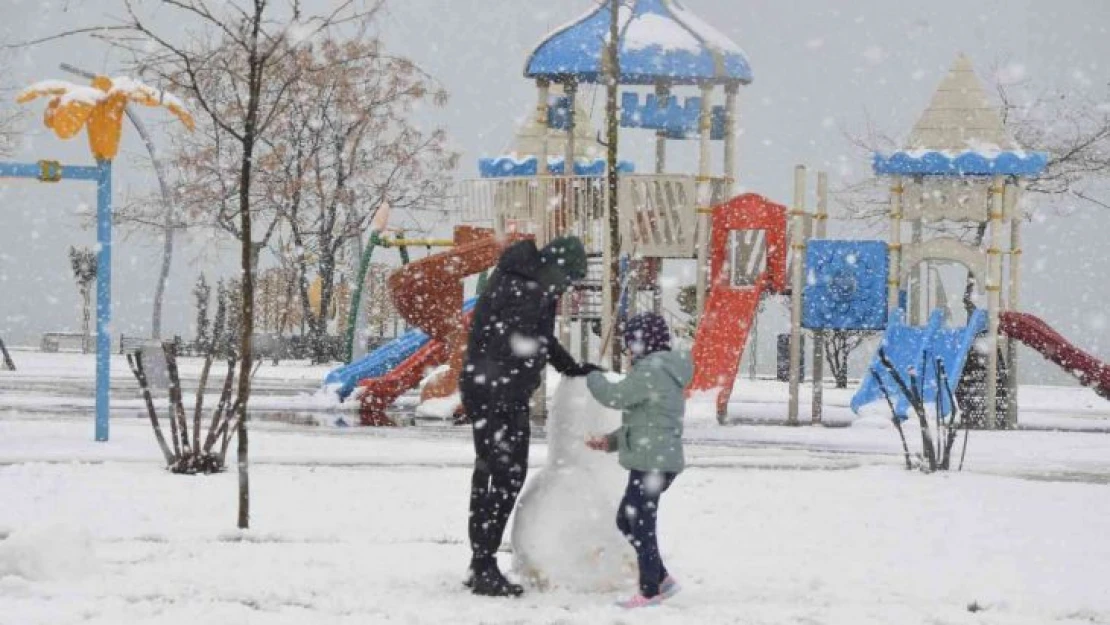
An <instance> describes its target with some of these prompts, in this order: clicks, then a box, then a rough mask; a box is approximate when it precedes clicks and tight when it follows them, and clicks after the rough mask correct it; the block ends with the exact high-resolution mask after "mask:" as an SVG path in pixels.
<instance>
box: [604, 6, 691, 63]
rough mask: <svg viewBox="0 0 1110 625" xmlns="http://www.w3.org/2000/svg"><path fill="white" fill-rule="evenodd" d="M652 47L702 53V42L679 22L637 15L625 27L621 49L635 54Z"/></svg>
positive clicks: (661, 17) (645, 14) (647, 15)
mask: <svg viewBox="0 0 1110 625" xmlns="http://www.w3.org/2000/svg"><path fill="white" fill-rule="evenodd" d="M652 46H656V47H658V48H661V49H663V50H672V51H673V50H683V51H686V52H690V53H692V54H698V53H699V52H701V42H700V41H698V40H697V38H695V37H694V36H693V35H692V34H690V32H689V31H688V30H686V29H685V28H682V26H681V25H679V23H678V22H676V21H674V20H671V19H667V18H666V17H664V16H662V15H658V14H656V13H644V14H643V15H637V16H636V17H634V18H633V19H632V21H631V22H629V23H627V25H626V26H625V27H624V36H623V37H622V39H621V47H623V48H624V49H625V50H627V51H629V52H633V51H637V50H645V49H647V48H650V47H652Z"/></svg>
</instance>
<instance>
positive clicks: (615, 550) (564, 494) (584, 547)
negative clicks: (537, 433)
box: [512, 378, 636, 592]
mask: <svg viewBox="0 0 1110 625" xmlns="http://www.w3.org/2000/svg"><path fill="white" fill-rule="evenodd" d="M619 425H620V413H619V412H617V411H614V410H608V409H606V408H605V407H603V406H601V405H600V404H598V403H597V402H595V401H594V400H593V397H592V396H591V395H590V392H589V390H588V389H587V388H586V381H585V378H566V379H563V380H562V382H560V384H559V386H558V388H557V389H556V390H555V398H554V402H553V404H552V408H551V412H550V413H549V415H548V425H547V434H548V460H547V465H546V466H545V467H544V468H543V469H541V470H540V472H539V473H538V474H537V475H535V477H533V478H532V479H530V480H529V481H528V483H527V484H526V485H525V487H524V493H523V494H522V495H521V497H520V501H519V503H518V504H517V508H516V516H515V521H514V522H513V530H512V544H513V570H514V571H516V572H517V573H518V574H520V575H522V576H524V577H525V578H527V579H528V580H529V581H531V582H532V583H533V584H535V585H536V586H538V587H539V588H543V589H548V588H564V589H568V590H577V591H592V592H599V591H613V590H616V589H618V588H620V587H622V586H624V585H626V584H627V582H628V580H629V579H631V578H633V577H634V575H635V571H636V556H635V552H634V551H633V550H632V547H631V546H630V545H629V544H628V542H627V541H626V540H625V539H624V536H622V535H621V533H620V531H619V530H617V527H616V517H617V507H618V505H619V504H620V500H621V496H622V495H623V494H624V485H625V482H626V480H627V474H626V473H625V471H624V469H622V468H621V467H620V465H619V464H618V463H617V458H616V456H615V455H613V454H606V453H603V452H597V451H593V450H590V449H588V448H587V447H586V445H585V439H586V437H587V436H590V435H593V434H600V433H606V432H610V431H612V430H614V429H616V428H617V427H618V426H619Z"/></svg>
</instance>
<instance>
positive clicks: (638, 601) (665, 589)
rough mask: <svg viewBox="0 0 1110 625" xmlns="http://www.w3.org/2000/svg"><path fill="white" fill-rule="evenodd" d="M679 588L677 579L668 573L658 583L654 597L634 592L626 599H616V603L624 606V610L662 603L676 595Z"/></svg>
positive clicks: (680, 588)
mask: <svg viewBox="0 0 1110 625" xmlns="http://www.w3.org/2000/svg"><path fill="white" fill-rule="evenodd" d="M680 590H682V587H681V586H679V585H678V581H677V580H675V578H673V577H671V576H670V575H668V576H667V577H666V578H665V579H664V580H663V581H662V582H660V583H659V594H658V595H655V596H654V597H645V596H643V595H642V594H640V593H636V594H635V595H633V596H632V597H630V598H628V599H625V600H624V601H618V602H617V605H619V606H620V607H622V608H625V609H626V610H631V609H633V608H648V607H651V606H656V605H659V604H660V603H663V602H664V601H666V600H667V599H670V598H671V597H673V596H675V595H677V594H678V591H680Z"/></svg>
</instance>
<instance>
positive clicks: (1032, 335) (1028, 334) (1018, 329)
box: [999, 312, 1110, 399]
mask: <svg viewBox="0 0 1110 625" xmlns="http://www.w3.org/2000/svg"><path fill="white" fill-rule="evenodd" d="M1000 321H1001V324H1000V327H999V329H1000V330H1001V331H1002V333H1003V334H1005V335H1006V336H1009V337H1010V338H1013V339H1016V340H1018V341H1021V342H1022V343H1025V344H1026V345H1028V346H1029V347H1032V348H1033V349H1035V350H1037V351H1038V352H1040V353H1041V355H1043V356H1044V357H1045V358H1047V359H1049V360H1051V361H1052V362H1054V363H1056V364H1057V365H1059V366H1061V367H1063V368H1064V370H1065V371H1067V372H1069V373H1071V374H1072V375H1074V376H1075V377H1077V378H1079V383H1080V384H1082V385H1083V386H1089V387H1091V388H1093V389H1094V391H1095V392H1096V393H1098V394H1099V395H1101V396H1102V397H1105V398H1106V399H1110V365H1107V364H1106V363H1104V362H1102V361H1100V360H1099V359H1097V358H1095V357H1094V356H1092V355H1090V354H1088V353H1087V352H1085V351H1083V350H1081V349H1079V348H1078V347H1076V346H1075V345H1073V344H1072V343H1071V342H1070V341H1068V340H1067V339H1065V338H1064V337H1063V336H1060V334H1059V333H1058V332H1056V330H1053V329H1052V327H1051V326H1049V325H1048V324H1047V323H1045V322H1044V321H1042V320H1041V319H1040V318H1038V317H1034V316H1033V315H1030V314H1028V313H1020V312H1003V313H1002V315H1001V318H1000Z"/></svg>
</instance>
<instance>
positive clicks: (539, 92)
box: [536, 78, 551, 176]
mask: <svg viewBox="0 0 1110 625" xmlns="http://www.w3.org/2000/svg"><path fill="white" fill-rule="evenodd" d="M550 99H551V82H550V81H548V80H546V79H544V78H540V79H537V80H536V127H537V128H539V129H540V137H541V138H540V154H539V158H538V159H536V175H537V176H546V175H547V107H548V101H549V100H550Z"/></svg>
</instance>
